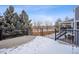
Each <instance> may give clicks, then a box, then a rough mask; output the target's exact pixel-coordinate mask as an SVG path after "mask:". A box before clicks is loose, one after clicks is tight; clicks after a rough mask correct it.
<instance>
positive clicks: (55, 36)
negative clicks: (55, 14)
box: [55, 29, 56, 40]
mask: <svg viewBox="0 0 79 59" xmlns="http://www.w3.org/2000/svg"><path fill="white" fill-rule="evenodd" d="M55 40H56V29H55Z"/></svg>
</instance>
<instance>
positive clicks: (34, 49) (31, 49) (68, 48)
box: [0, 36, 79, 54]
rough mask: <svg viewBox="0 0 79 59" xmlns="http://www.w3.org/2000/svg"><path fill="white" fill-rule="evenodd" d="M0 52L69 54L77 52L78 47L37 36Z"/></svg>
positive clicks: (78, 50) (78, 51)
mask: <svg viewBox="0 0 79 59" xmlns="http://www.w3.org/2000/svg"><path fill="white" fill-rule="evenodd" d="M0 53H2V54H3V53H4V54H7V53H9V54H26V53H27V54H33V53H34V54H45V53H49V54H51V53H54V54H63V53H64V54H66V53H67V54H68V53H69V54H70V53H79V47H77V48H76V47H73V48H72V45H70V44H65V43H63V42H62V43H61V42H59V41H55V40H54V39H49V38H46V37H41V36H37V37H36V38H35V39H33V41H31V42H29V43H26V44H23V45H20V46H18V47H17V48H15V47H14V48H8V49H6V48H4V49H0Z"/></svg>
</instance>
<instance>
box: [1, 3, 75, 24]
mask: <svg viewBox="0 0 79 59" xmlns="http://www.w3.org/2000/svg"><path fill="white" fill-rule="evenodd" d="M14 7H15V12H17V13H18V14H20V12H21V11H22V10H25V11H26V12H27V14H28V15H29V18H30V19H32V22H37V21H40V22H42V23H44V22H51V23H52V24H54V23H55V21H56V20H57V19H58V18H61V19H62V20H64V18H65V17H66V16H68V17H70V18H73V17H74V16H73V15H74V12H73V9H74V8H75V7H76V6H75V5H14ZM6 8H8V5H0V15H2V14H3V13H4V12H5V10H6Z"/></svg>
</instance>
